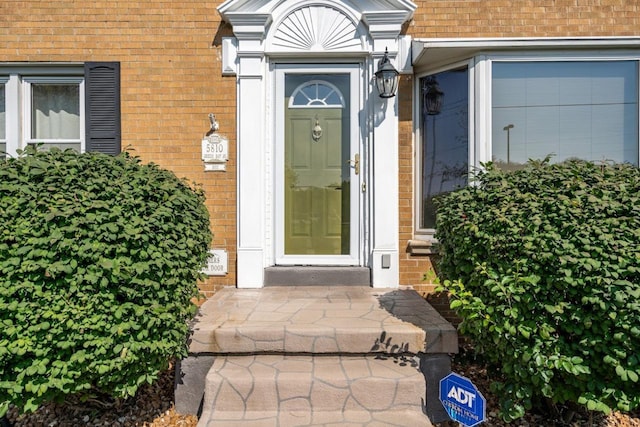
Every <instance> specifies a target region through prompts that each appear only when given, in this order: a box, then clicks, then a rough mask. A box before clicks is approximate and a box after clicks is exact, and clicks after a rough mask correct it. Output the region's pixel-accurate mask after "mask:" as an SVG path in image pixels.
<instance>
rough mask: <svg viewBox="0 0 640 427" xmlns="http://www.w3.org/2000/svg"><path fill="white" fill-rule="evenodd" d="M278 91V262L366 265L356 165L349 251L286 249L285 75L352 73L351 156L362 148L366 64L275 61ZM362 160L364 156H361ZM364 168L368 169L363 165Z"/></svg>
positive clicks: (352, 192) (352, 186)
mask: <svg viewBox="0 0 640 427" xmlns="http://www.w3.org/2000/svg"><path fill="white" fill-rule="evenodd" d="M274 68H275V94H274V97H273V98H274V104H275V105H274V110H273V111H275V114H274V120H275V124H274V129H275V132H274V133H275V135H274V138H273V141H274V156H275V161H274V179H275V182H274V187H273V188H274V191H273V194H274V204H273V206H274V228H273V230H274V239H273V242H274V245H275V248H274V249H275V263H276V265H356V266H357V265H362V260H361V253H362V243H363V242H362V238H361V236H362V230H363V220H362V205H363V203H362V194H361V193H362V192H361V191H360V188H361V176H362V172H360V173H359V174H357V175H356V173H355V168H354V167H351V168H350V170H351V180H350V187H351V188H350V195H351V197H350V212H351V215H350V216H351V218H350V227H351V230H350V234H349V237H350V242H349V248H350V250H349V254H348V255H285V251H284V223H285V214H284V193H285V191H284V180H285V174H284V170H285V164H284V163H285V153H284V151H285V150H284V146H285V144H284V133H285V127H284V125H285V118H284V112H285V106H284V101H285V99H284V87H285V75H287V74H342V75H344V74H348V75H349V92H350V93H348V94H343V95H344V96H349V98H350V101H349V108H350V111H349V113H348V117H349V118H350V120H351V122H350V125H349V139H350V146H351V147H350V153H351V156H350V158H351V159H354V156H355V154H356V153H357V154H360V153H361V152H362V145H363V142H362V138H361V137H360V132H359V128H360V126H361V124H360V123H359V121H360V120H359V118H360V111H362V107H363V97H362V87H361V86H362V81H361V79H360V73H361V68H362V65H361V64H358V63H352V64H330V65H327V66H324V65H319V64H289V63H281V64H277V63H276V64H275V66H274ZM360 158H361V160H360V162H361V163H362V162H363V161H364V159H363V158H362V156H360ZM360 170H361V171H362V170H364V169H363V167H362V165H360Z"/></svg>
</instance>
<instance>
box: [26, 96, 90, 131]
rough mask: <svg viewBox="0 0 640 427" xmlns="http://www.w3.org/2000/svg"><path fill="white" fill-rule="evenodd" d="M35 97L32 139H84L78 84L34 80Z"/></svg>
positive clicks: (33, 102) (32, 99)
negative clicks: (81, 132) (81, 130)
mask: <svg viewBox="0 0 640 427" xmlns="http://www.w3.org/2000/svg"><path fill="white" fill-rule="evenodd" d="M31 97H32V98H31V110H32V111H31V139H80V91H79V87H78V85H77V84H40V83H38V84H32V85H31Z"/></svg>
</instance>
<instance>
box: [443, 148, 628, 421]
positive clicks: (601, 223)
mask: <svg viewBox="0 0 640 427" xmlns="http://www.w3.org/2000/svg"><path fill="white" fill-rule="evenodd" d="M477 180H478V182H477V185H476V186H471V187H469V188H465V189H462V190H460V191H457V192H454V193H451V194H449V195H447V196H445V197H443V198H442V199H441V200H439V202H438V211H437V229H438V234H437V236H438V239H439V240H440V243H441V246H440V249H441V252H440V253H441V256H442V258H441V261H440V263H439V269H440V271H439V273H440V276H441V279H445V280H448V281H447V282H445V285H444V286H443V288H444V289H446V290H448V291H450V292H451V296H452V300H451V307H452V308H453V309H454V310H456V312H457V313H458V315H459V316H460V317H461V318H462V319H463V322H462V324H461V331H462V332H463V333H464V334H466V335H468V336H469V337H471V338H472V340H473V342H474V344H475V346H476V347H477V348H478V350H479V351H480V352H481V353H482V354H483V355H484V356H485V357H486V358H488V359H489V361H491V362H493V363H495V364H496V365H497V366H499V368H500V373H501V374H502V376H503V378H504V382H501V383H499V384H495V385H494V389H495V390H496V391H497V392H498V394H499V395H500V396H501V398H502V402H501V405H502V416H503V417H504V418H505V419H507V420H511V419H515V418H518V417H520V416H522V415H523V414H524V411H525V410H526V409H529V408H530V407H531V405H532V403H533V402H534V401H536V400H537V399H539V398H543V399H544V398H546V399H545V400H547V401H551V402H552V403H566V404H571V403H574V404H575V403H578V404H581V405H584V406H586V408H588V409H589V410H598V411H603V412H608V411H609V410H610V409H613V408H615V409H619V410H624V411H628V410H631V409H633V408H635V407H638V406H639V405H640V383H639V382H638V379H639V376H640V170H639V169H638V168H636V167H634V166H631V165H614V164H593V163H589V162H584V161H577V160H576V161H567V162H565V163H561V164H554V165H549V164H548V161H542V162H531V163H530V164H529V165H528V166H527V167H526V168H525V169H524V170H519V171H514V172H503V171H500V170H498V169H497V168H495V167H494V166H493V165H491V164H489V165H486V170H485V171H483V172H480V173H479V174H478V176H477Z"/></svg>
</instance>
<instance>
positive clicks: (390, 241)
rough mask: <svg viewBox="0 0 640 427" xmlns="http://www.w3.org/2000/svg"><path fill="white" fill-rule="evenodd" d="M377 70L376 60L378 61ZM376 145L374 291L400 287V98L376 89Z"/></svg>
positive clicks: (373, 220)
mask: <svg viewBox="0 0 640 427" xmlns="http://www.w3.org/2000/svg"><path fill="white" fill-rule="evenodd" d="M375 66H376V67H377V60H376V61H375ZM372 97H374V99H372V100H371V104H372V106H373V110H374V120H373V123H374V129H373V145H372V147H371V149H372V152H373V156H372V168H371V180H372V181H371V182H372V190H373V200H372V203H371V206H372V224H371V226H372V228H373V230H372V233H371V234H372V237H373V242H372V253H371V278H372V285H373V286H374V287H379V288H382V287H397V286H398V285H399V280H400V279H399V277H400V273H399V271H400V270H399V265H398V264H399V261H400V259H399V253H398V245H399V243H398V242H399V230H398V227H399V213H398V182H399V181H398V107H397V105H398V97H397V96H395V97H393V98H388V99H383V98H380V97H379V96H378V93H377V91H376V90H375V89H374V90H373V93H372Z"/></svg>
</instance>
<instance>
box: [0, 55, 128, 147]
mask: <svg viewBox="0 0 640 427" xmlns="http://www.w3.org/2000/svg"><path fill="white" fill-rule="evenodd" d="M28 144H43V146H44V148H45V149H46V148H50V147H54V146H55V147H59V148H61V149H68V148H70V149H74V150H77V151H79V152H83V151H102V152H106V153H109V154H117V153H118V152H119V151H120V66H119V64H118V63H93V62H89V63H86V64H84V66H62V65H61V66H38V65H30V64H25V65H24V66H16V65H10V66H9V65H7V66H2V64H0V152H6V153H7V155H15V154H16V150H18V149H24V148H25V147H26V146H27V145H28Z"/></svg>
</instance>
